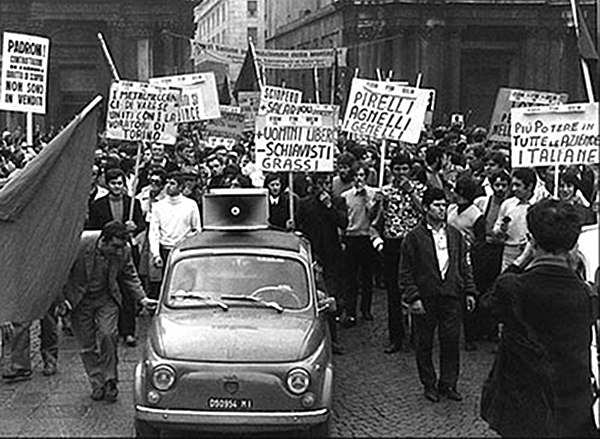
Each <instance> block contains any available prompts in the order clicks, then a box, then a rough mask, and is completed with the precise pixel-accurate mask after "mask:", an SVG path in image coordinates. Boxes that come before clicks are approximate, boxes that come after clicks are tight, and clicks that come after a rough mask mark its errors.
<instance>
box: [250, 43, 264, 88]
mask: <svg viewBox="0 0 600 439" xmlns="http://www.w3.org/2000/svg"><path fill="white" fill-rule="evenodd" d="M248 46H249V49H250V50H251V52H250V53H251V54H252V61H253V63H254V71H255V72H256V79H257V80H258V88H261V89H262V88H263V81H262V78H261V75H260V69H259V68H258V62H257V61H256V52H255V51H254V43H253V42H252V38H250V40H249V42H248Z"/></svg>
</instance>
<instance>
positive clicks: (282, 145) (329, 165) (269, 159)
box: [255, 114, 336, 172]
mask: <svg viewBox="0 0 600 439" xmlns="http://www.w3.org/2000/svg"><path fill="white" fill-rule="evenodd" d="M335 139H336V135H335V127H334V123H333V119H332V118H331V117H323V116H308V115H300V116H290V115H275V114H269V115H265V116H257V117H256V137H255V143H256V165H257V167H258V168H259V169H261V170H263V171H307V172H316V171H333V153H334V149H335Z"/></svg>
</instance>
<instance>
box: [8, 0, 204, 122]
mask: <svg viewBox="0 0 600 439" xmlns="http://www.w3.org/2000/svg"><path fill="white" fill-rule="evenodd" d="M197 3H198V2H197V1H195V2H194V1H188V0H168V1H163V0H2V1H1V2H0V32H4V31H9V32H18V33H27V34H33V35H40V36H45V37H48V38H50V61H49V71H48V99H47V102H48V107H47V111H46V115H45V117H44V116H38V115H36V116H35V121H36V123H37V124H40V125H42V126H44V125H45V126H46V127H48V126H50V125H55V126H60V125H62V124H64V123H66V122H68V121H69V120H70V119H71V118H72V117H73V116H74V115H75V114H76V113H77V112H78V111H79V110H80V109H81V108H82V107H83V106H85V105H86V104H87V103H88V102H89V101H90V100H91V99H92V98H93V97H94V96H96V95H97V94H101V95H103V96H105V97H106V96H107V95H108V90H109V87H110V82H111V80H112V76H111V72H110V69H109V67H108V64H107V62H106V60H105V58H104V56H103V53H102V50H101V46H100V43H99V40H98V37H97V34H98V32H101V33H102V34H103V36H104V39H105V40H106V42H107V44H108V46H109V49H110V51H111V53H112V57H113V59H114V62H115V64H116V67H117V70H118V73H119V76H120V77H121V79H130V80H146V79H148V77H152V76H163V75H171V74H182V73H189V72H192V71H193V66H192V65H191V62H190V44H189V40H188V39H189V38H191V36H192V35H193V8H194V6H195V5H196V4H197ZM186 36H187V38H185V37H186ZM23 123H24V117H23V114H19V113H8V112H5V111H0V128H2V127H8V128H9V129H12V128H14V127H15V126H17V125H21V126H22V125H23Z"/></svg>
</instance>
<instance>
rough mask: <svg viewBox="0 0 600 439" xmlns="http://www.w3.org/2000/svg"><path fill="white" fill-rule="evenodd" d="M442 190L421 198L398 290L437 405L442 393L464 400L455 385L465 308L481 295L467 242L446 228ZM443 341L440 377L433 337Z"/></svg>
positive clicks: (405, 244)
mask: <svg viewBox="0 0 600 439" xmlns="http://www.w3.org/2000/svg"><path fill="white" fill-rule="evenodd" d="M447 205H448V203H447V200H446V194H445V193H444V190H443V189H441V188H437V187H431V188H429V189H427V190H426V191H425V194H424V195H423V208H424V211H425V218H424V221H423V222H421V223H420V224H419V225H418V226H417V227H415V228H414V229H413V230H411V231H410V232H409V233H408V234H407V235H406V237H405V238H404V240H403V242H402V250H401V256H400V286H401V288H402V291H403V294H404V298H405V300H406V302H407V303H408V304H409V305H410V313H411V314H412V315H413V326H414V335H415V341H416V343H415V344H416V346H415V348H416V354H417V355H416V358H417V370H418V372H419V378H420V380H421V383H422V384H423V387H424V396H425V398H426V399H428V400H429V401H431V402H439V400H440V395H441V396H445V397H446V398H448V399H450V400H452V401H461V400H462V395H461V394H460V393H459V392H458V390H457V388H456V385H457V382H458V375H459V369H460V350H459V348H458V345H459V338H460V329H461V323H462V316H463V308H465V303H466V309H467V311H472V310H473V309H474V308H475V298H476V297H477V296H478V292H477V289H476V287H475V283H474V282H473V275H472V272H471V266H470V264H469V262H468V259H467V243H466V240H465V238H464V237H463V235H462V234H461V232H460V231H458V230H457V229H455V228H454V227H452V226H450V225H448V224H447V220H446V209H447ZM436 328H437V332H438V337H439V343H440V348H439V350H440V373H439V378H438V377H437V376H436V371H435V368H434V365H433V361H432V358H431V357H432V348H433V334H434V332H435V330H436Z"/></svg>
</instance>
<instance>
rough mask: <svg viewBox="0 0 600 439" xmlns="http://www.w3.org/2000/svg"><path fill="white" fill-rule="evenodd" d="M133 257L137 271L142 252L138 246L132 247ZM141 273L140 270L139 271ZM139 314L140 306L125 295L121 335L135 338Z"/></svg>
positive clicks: (120, 325) (120, 320)
mask: <svg viewBox="0 0 600 439" xmlns="http://www.w3.org/2000/svg"><path fill="white" fill-rule="evenodd" d="M131 255H132V258H133V262H134V264H135V267H136V270H138V268H139V264H140V252H139V250H138V248H137V246H135V245H132V246H131ZM138 271H139V270H138ZM137 312H138V306H137V303H136V302H135V300H134V299H133V298H132V297H131V295H129V294H123V306H122V307H121V310H120V312H119V335H120V336H121V337H123V338H125V337H126V336H128V335H133V336H135V316H136V315H137Z"/></svg>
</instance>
